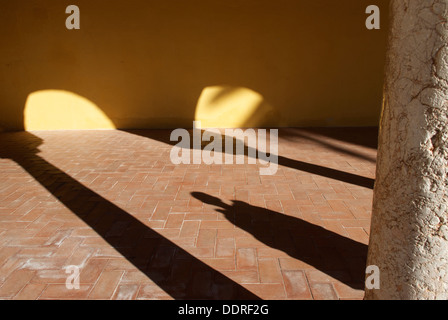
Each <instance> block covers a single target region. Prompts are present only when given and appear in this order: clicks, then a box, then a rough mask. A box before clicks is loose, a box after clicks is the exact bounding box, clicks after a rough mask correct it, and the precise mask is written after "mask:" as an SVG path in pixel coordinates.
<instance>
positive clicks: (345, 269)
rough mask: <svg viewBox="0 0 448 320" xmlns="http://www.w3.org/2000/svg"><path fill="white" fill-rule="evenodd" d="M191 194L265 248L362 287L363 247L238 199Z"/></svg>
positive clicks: (200, 193) (365, 258)
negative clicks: (282, 253)
mask: <svg viewBox="0 0 448 320" xmlns="http://www.w3.org/2000/svg"><path fill="white" fill-rule="evenodd" d="M192 196H193V197H195V198H196V199H198V200H200V201H202V202H203V203H206V204H209V205H212V206H217V207H220V208H221V209H217V210H216V211H217V212H220V213H223V214H224V216H225V218H226V219H227V220H229V221H230V222H232V223H233V224H234V225H235V226H237V227H238V228H240V229H242V230H244V231H246V232H248V233H250V234H251V235H252V236H254V237H255V238H256V239H257V240H259V241H260V242H262V243H264V244H266V245H267V246H268V247H271V248H275V249H278V250H281V251H283V252H285V253H287V254H288V255H289V256H290V257H292V258H294V259H298V260H300V261H302V262H305V263H306V264H308V265H311V266H313V267H314V268H316V269H318V270H320V271H322V272H324V273H325V274H327V275H329V276H331V277H332V278H334V279H336V280H339V281H341V282H343V283H345V284H347V285H349V286H351V287H352V288H354V289H363V288H364V280H365V268H366V260H367V246H366V245H365V244H362V243H359V242H357V241H354V240H352V239H349V238H346V237H343V236H341V235H338V234H336V233H334V232H332V231H329V230H326V229H324V228H322V227H319V226H316V225H314V224H311V223H309V222H306V221H304V220H301V219H298V218H295V217H291V216H287V215H284V214H280V213H278V212H275V211H272V210H268V209H265V208H260V207H255V206H252V205H249V204H247V203H245V202H242V201H232V202H233V204H232V205H228V204H226V203H224V202H223V201H222V200H220V199H218V198H216V197H213V196H210V195H207V194H205V193H202V192H193V193H192Z"/></svg>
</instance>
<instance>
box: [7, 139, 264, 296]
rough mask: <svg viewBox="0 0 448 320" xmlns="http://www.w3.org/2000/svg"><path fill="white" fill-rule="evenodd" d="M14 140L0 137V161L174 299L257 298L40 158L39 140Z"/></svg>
mask: <svg viewBox="0 0 448 320" xmlns="http://www.w3.org/2000/svg"><path fill="white" fill-rule="evenodd" d="M6 135H8V136H9V137H11V136H12V134H5V135H4V136H6ZM4 136H3V137H4ZM3 137H0V138H3ZM14 137H15V138H13V139H12V140H11V139H9V140H8V141H5V139H0V158H8V159H11V160H13V161H15V162H16V163H17V164H19V165H20V166H21V167H22V168H23V169H24V170H26V171H27V172H28V173H29V174H30V175H31V176H32V177H33V178H34V179H35V180H36V181H38V182H39V183H40V184H41V185H42V186H43V187H44V188H45V189H46V190H48V192H50V193H51V194H52V195H53V196H54V197H56V198H57V199H58V200H59V201H60V202H61V203H62V204H63V205H64V206H66V207H67V208H68V209H69V210H70V211H71V212H73V213H74V214H75V215H76V216H77V217H79V218H80V219H81V220H82V221H84V222H85V223H86V224H87V225H88V226H89V227H90V228H92V229H93V230H94V231H95V232H96V233H97V234H98V235H99V236H100V237H102V238H103V239H104V240H105V241H106V242H107V243H108V244H109V245H110V246H111V247H113V248H115V249H116V250H117V251H118V252H119V253H120V254H121V255H122V256H123V257H124V258H125V259H127V260H128V261H129V262H130V263H132V264H133V265H134V266H135V267H136V268H137V269H139V270H140V271H141V272H142V273H144V274H145V275H146V276H147V277H148V278H149V279H151V280H152V281H153V282H154V283H155V284H156V285H158V286H159V287H160V288H161V289H163V290H164V291H165V292H166V293H168V294H169V295H170V296H171V297H173V298H174V299H199V300H215V299H216V300H228V299H232V300H233V299H238V300H239V299H241V300H258V299H259V297H258V296H256V295H255V294H253V293H251V292H250V291H248V290H246V289H245V288H243V287H242V286H241V285H239V284H237V283H236V282H234V281H233V280H231V279H230V278H228V277H226V276H224V275H223V274H221V273H220V272H218V271H216V270H214V269H213V268H211V267H209V266H208V265H206V264H205V263H203V262H202V261H200V260H199V259H197V258H195V257H194V256H192V255H191V254H190V253H188V252H187V251H185V250H184V249H182V248H180V247H179V246H177V245H176V244H174V243H173V242H171V241H170V240H168V239H166V238H164V237H163V236H161V235H160V234H158V233H157V232H155V231H153V230H152V229H151V228H149V227H148V226H146V225H145V224H143V223H142V222H141V221H139V220H138V219H136V218H134V217H133V216H132V215H130V214H129V213H127V212H126V211H124V210H122V209H121V208H119V207H118V206H116V205H114V204H113V203H111V202H109V201H108V200H106V199H104V198H103V197H101V196H100V195H99V194H97V193H95V192H94V191H92V190H90V189H88V188H86V187H85V186H83V185H82V184H81V183H79V182H78V181H76V180H75V179H73V178H72V177H70V176H69V175H67V174H66V173H64V172H63V171H61V170H60V169H58V168H57V167H55V166H53V165H52V164H51V163H49V162H47V161H46V160H45V159H43V158H42V157H40V156H39V155H38V152H39V150H38V146H39V145H41V144H42V143H43V141H42V139H40V138H38V137H36V136H34V135H32V134H31V133H28V132H23V133H19V134H15V136H14ZM81 280H82V279H81Z"/></svg>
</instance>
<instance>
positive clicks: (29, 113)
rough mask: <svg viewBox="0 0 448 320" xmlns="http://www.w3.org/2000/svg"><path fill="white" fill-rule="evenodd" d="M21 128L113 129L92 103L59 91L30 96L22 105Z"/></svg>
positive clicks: (107, 119) (37, 93)
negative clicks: (22, 119) (23, 107)
mask: <svg viewBox="0 0 448 320" xmlns="http://www.w3.org/2000/svg"><path fill="white" fill-rule="evenodd" d="M24 125H25V130H89V129H115V126H114V124H113V123H112V121H111V120H110V119H109V118H108V117H107V116H106V115H105V114H104V112H103V111H101V110H100V109H99V108H98V106H96V105H95V104H94V103H93V102H91V101H89V100H88V99H86V98H84V97H81V96H80V95H77V94H75V93H72V92H69V91H62V90H43V91H36V92H33V93H32V94H30V95H29V96H28V99H27V101H26V105H25V111H24Z"/></svg>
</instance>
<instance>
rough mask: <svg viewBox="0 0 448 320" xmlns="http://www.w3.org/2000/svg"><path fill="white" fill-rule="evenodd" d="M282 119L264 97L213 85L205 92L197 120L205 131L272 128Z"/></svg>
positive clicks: (241, 88)
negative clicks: (277, 120) (272, 125)
mask: <svg viewBox="0 0 448 320" xmlns="http://www.w3.org/2000/svg"><path fill="white" fill-rule="evenodd" d="M276 119H278V116H277V115H276V113H275V111H274V108H273V107H272V106H271V105H269V104H268V103H267V102H266V101H265V99H264V97H263V96H262V95H261V94H259V93H257V92H255V91H253V90H251V89H248V88H243V87H230V86H212V87H207V88H205V89H204V90H203V91H202V94H201V97H200V98H199V101H198V104H197V107H196V113H195V120H196V121H201V125H202V127H203V128H245V127H260V126H264V125H268V124H269V122H274V121H275V120H276Z"/></svg>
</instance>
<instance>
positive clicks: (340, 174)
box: [123, 130, 375, 189]
mask: <svg viewBox="0 0 448 320" xmlns="http://www.w3.org/2000/svg"><path fill="white" fill-rule="evenodd" d="M123 131H124V132H127V133H131V134H134V135H138V136H141V137H145V138H149V139H152V140H157V141H160V142H163V143H166V144H171V145H175V144H177V142H173V141H170V132H169V131H157V132H151V131H148V130H123ZM223 138H226V136H225V135H223ZM190 145H191V146H193V143H191V144H190ZM244 149H245V150H244V154H246V155H250V154H258V155H259V156H260V155H261V156H264V158H266V155H264V154H263V153H260V151H259V150H256V149H254V148H252V147H250V146H247V145H246V146H245V147H244ZM223 151H224V152H226V153H227V152H228V150H226V149H225V148H224V150H223ZM232 151H233V150H232ZM232 154H234V153H232ZM278 164H279V165H280V166H284V167H288V168H291V169H296V170H299V171H304V172H308V173H311V174H315V175H319V176H322V177H325V178H330V179H334V180H339V181H342V182H345V183H349V184H353V185H357V186H360V187H364V188H368V189H373V187H374V185H375V179H371V178H367V177H363V176H360V175H357V174H353V173H349V172H345V171H340V170H337V169H332V168H327V167H323V166H320V165H317V164H312V163H308V162H304V161H300V160H294V159H290V158H287V157H284V156H280V155H279V156H278Z"/></svg>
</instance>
